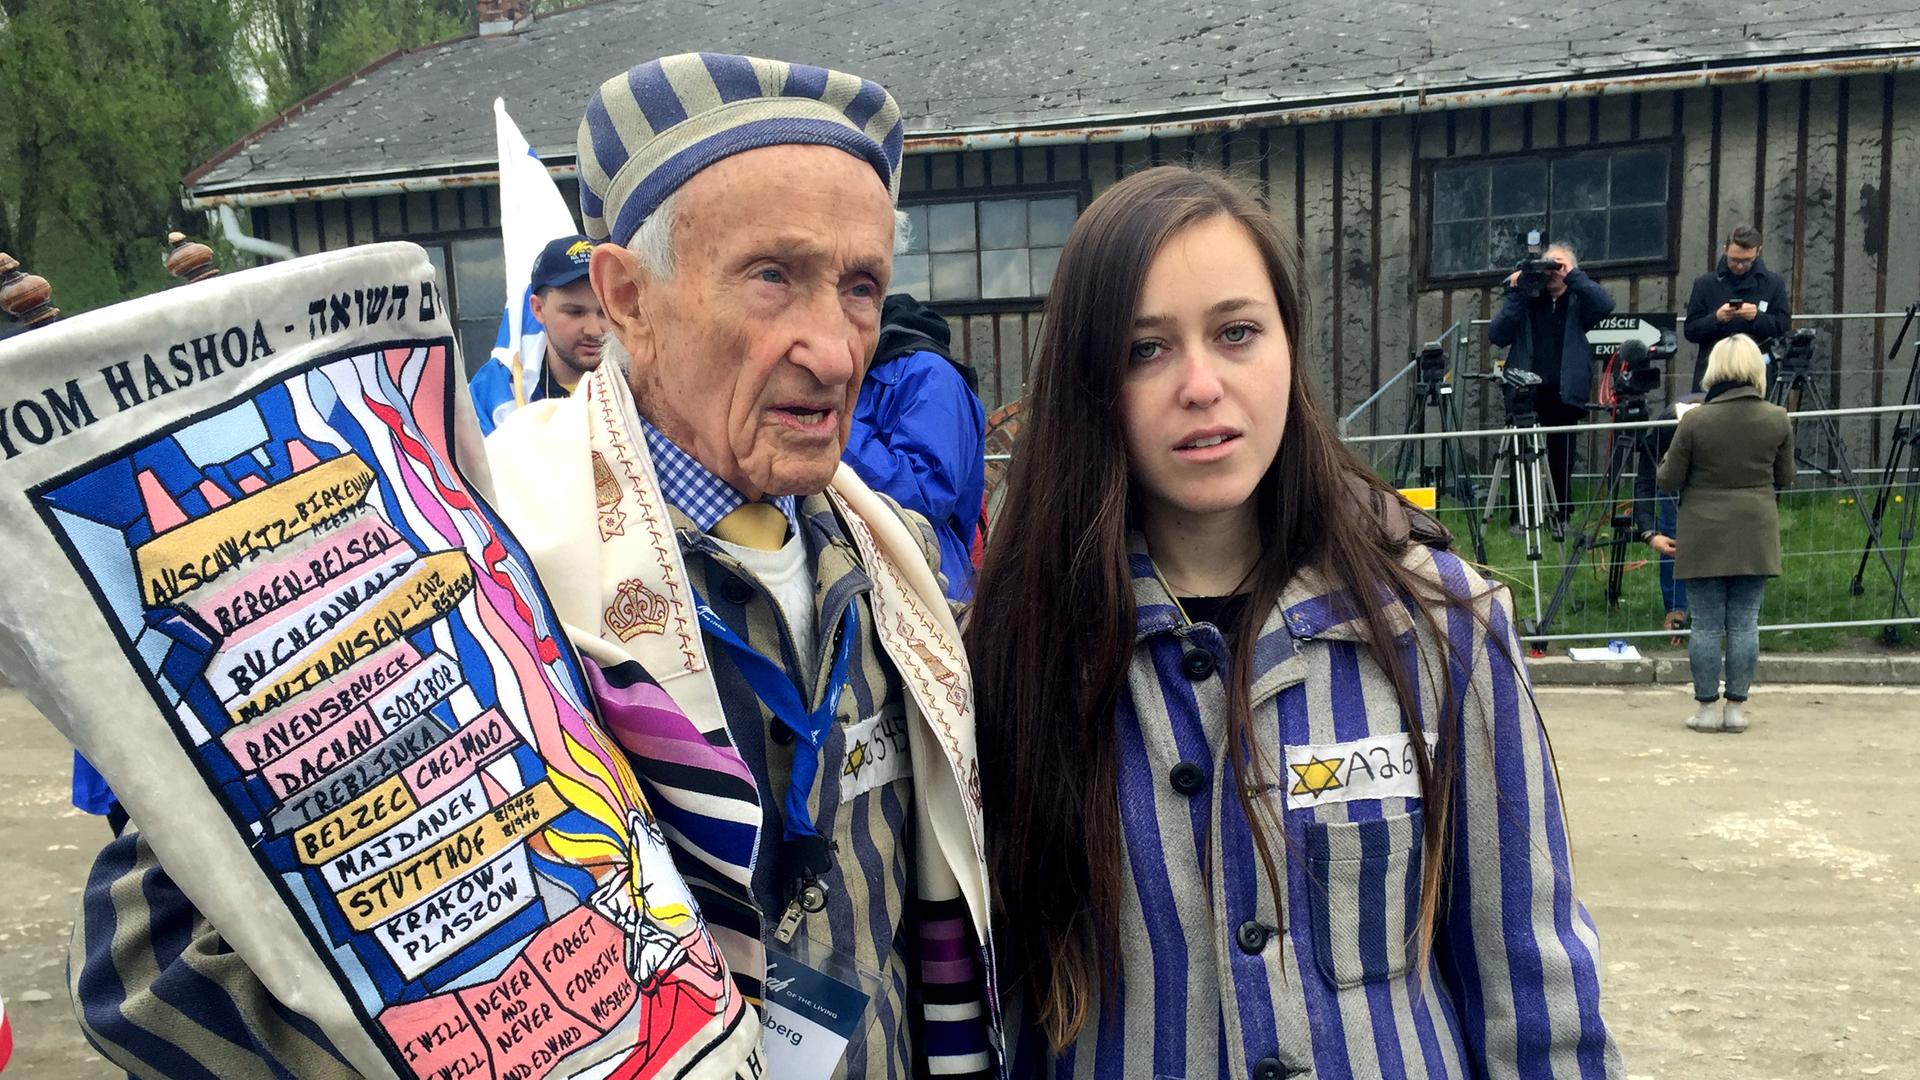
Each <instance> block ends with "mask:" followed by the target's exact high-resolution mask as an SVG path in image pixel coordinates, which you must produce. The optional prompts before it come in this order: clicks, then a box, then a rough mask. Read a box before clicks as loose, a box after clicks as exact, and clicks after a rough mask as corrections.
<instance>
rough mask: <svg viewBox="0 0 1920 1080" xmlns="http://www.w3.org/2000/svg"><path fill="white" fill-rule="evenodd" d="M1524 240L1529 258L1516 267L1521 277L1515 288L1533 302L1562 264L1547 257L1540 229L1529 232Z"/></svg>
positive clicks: (1516, 281) (1517, 280)
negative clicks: (1549, 275) (1549, 277)
mask: <svg viewBox="0 0 1920 1080" xmlns="http://www.w3.org/2000/svg"><path fill="white" fill-rule="evenodd" d="M1522 240H1523V242H1524V243H1525V244H1526V245H1527V256H1526V258H1524V259H1521V260H1520V261H1519V262H1518V263H1516V264H1515V265H1514V269H1515V270H1517V271H1519V272H1520V276H1519V278H1518V279H1516V280H1515V281H1514V283H1513V288H1514V290H1515V291H1517V292H1519V293H1520V294H1522V295H1524V296H1525V297H1526V298H1527V299H1529V300H1533V299H1536V298H1537V297H1539V295H1540V294H1541V293H1542V292H1543V291H1545V289H1546V287H1547V275H1548V274H1551V273H1553V272H1554V271H1555V270H1558V269H1560V264H1559V263H1558V262H1557V261H1555V260H1553V259H1549V258H1547V257H1546V254H1547V246H1546V237H1544V236H1542V235H1541V233H1540V230H1539V229H1532V230H1529V231H1528V233H1527V235H1526V236H1525V237H1523V238H1522Z"/></svg>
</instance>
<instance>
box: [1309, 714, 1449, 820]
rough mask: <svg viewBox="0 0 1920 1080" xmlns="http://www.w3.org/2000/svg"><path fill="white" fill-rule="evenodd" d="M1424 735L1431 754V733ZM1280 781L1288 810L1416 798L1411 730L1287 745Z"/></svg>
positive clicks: (1417, 774) (1417, 783)
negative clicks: (1284, 767) (1320, 742)
mask: <svg viewBox="0 0 1920 1080" xmlns="http://www.w3.org/2000/svg"><path fill="white" fill-rule="evenodd" d="M1426 738H1427V753H1429V754H1431V753H1433V746H1434V737H1433V736H1432V735H1429V736H1427V737H1426ZM1282 784H1283V786H1284V787H1285V788H1286V791H1287V809H1289V810H1299V809H1304V808H1306V807H1312V806H1320V805H1322V804H1324V803H1337V802H1353V801H1354V800H1356V799H1391V798H1409V799H1411V798H1419V797H1420V768H1419V764H1418V762H1417V761H1416V760H1415V759H1414V755H1413V736H1411V735H1409V734H1408V733H1407V732H1404V731H1402V732H1398V733H1396V734H1393V735H1376V736H1374V737H1373V738H1371V739H1355V740H1353V741H1352V742H1343V743H1323V744H1321V745H1318V746H1289V747H1287V771H1286V775H1285V776H1284V778H1283V780H1282Z"/></svg>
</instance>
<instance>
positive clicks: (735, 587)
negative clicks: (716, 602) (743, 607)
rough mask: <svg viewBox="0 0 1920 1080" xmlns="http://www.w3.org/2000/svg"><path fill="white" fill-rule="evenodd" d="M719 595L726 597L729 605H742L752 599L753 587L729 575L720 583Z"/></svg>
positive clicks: (743, 580)
mask: <svg viewBox="0 0 1920 1080" xmlns="http://www.w3.org/2000/svg"><path fill="white" fill-rule="evenodd" d="M720 595H721V596H724V597H726V598H727V603H729V604H744V603H746V602H747V601H749V600H751V599H753V586H751V585H749V584H747V582H746V579H745V578H740V577H735V576H733V575H732V574H729V575H727V576H726V578H725V579H723V580H722V581H721V582H720Z"/></svg>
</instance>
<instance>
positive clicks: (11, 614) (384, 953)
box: [0, 244, 754, 1080]
mask: <svg viewBox="0 0 1920 1080" xmlns="http://www.w3.org/2000/svg"><path fill="white" fill-rule="evenodd" d="M183 309H184V310H183ZM458 373H459V368H458V363H457V356H456V353H455V351H454V346H453V342H452V340H451V335H450V333H449V331H448V328H447V322H446V318H445V314H444V312H443V311H442V310H441V308H440V297H439V294H438V291H437V287H436V285H435V282H434V279H433V274H432V271H431V269H430V268H429V264H428V263H427V260H426V258H425V256H424V253H422V252H421V251H420V250H419V249H418V248H416V247H413V246H412V245H405V244H389V245H380V246H377V247H371V248H364V249H356V250H354V251H350V252H344V253H336V254H333V255H328V256H319V257H314V258H311V259H303V260H297V261H295V262H292V263H286V264H282V265H280V266H276V267H272V268H268V269H264V270H259V271H251V272H248V273H245V274H240V275H235V276H232V277H228V278H220V279H215V280H214V281H212V282H210V283H203V284H199V285H194V286H190V287H186V288H182V289H178V290H175V291H174V292H172V293H169V294H166V296H164V297H153V298H149V299H148V300H147V301H136V302H134V303H133V304H128V305H121V306H120V307H119V308H113V309H108V310H107V311H104V312H98V313H94V314H91V315H88V316H84V317H82V318H80V319H76V320H71V321H69V322H67V323H64V324H58V325H56V326H54V327H52V328H50V329H46V330H38V331H35V332H33V333H32V334H30V335H22V336H21V337H18V338H14V339H12V340H9V341H8V342H6V343H5V344H4V346H0V454H4V456H5V459H4V462H0V500H5V505H4V507H0V508H3V509H4V511H5V512H6V515H7V517H8V520H9V521H10V522H11V524H10V525H8V526H7V540H8V541H9V543H10V544H13V545H15V547H14V550H15V551H16V552H17V553H19V554H21V555H23V556H24V558H23V559H22V560H21V561H20V562H19V563H18V564H17V565H22V566H32V567H34V569H35V575H36V576H37V577H39V578H43V579H44V580H38V581H35V582H32V583H30V585H29V586H27V587H19V586H12V585H10V586H9V587H8V588H7V590H6V592H5V593H4V604H3V605H0V607H3V608H4V610H0V614H3V615H4V619H0V622H3V623H4V625H5V627H6V628H7V630H6V632H5V634H4V635H0V636H4V638H5V641H4V643H0V644H3V645H4V647H3V648H0V666H4V667H5V669H6V674H7V675H8V676H9V677H10V678H12V679H13V680H14V681H15V683H16V684H18V685H21V686H22V687H23V688H24V689H26V690H27V691H28V693H29V696H30V697H32V698H33V699H34V701H35V703H36V704H37V705H39V706H40V707H41V709H42V711H43V712H45V713H47V715H48V716H49V717H50V718H52V719H53V720H54V721H55V723H56V724H57V725H59V726H61V727H62V730H63V731H65V732H66V733H67V734H68V735H69V737H70V738H72V739H73V740H74V742H75V744H76V745H77V746H78V747H79V749H80V750H81V751H82V752H83V753H85V754H86V755H87V757H88V758H89V759H90V760H92V761H93V762H95V763H96V764H97V765H99V766H100V767H101V768H102V771H103V772H104V773H105V775H106V776H107V778H108V780H109V782H110V783H112V785H113V786H114V788H115V790H116V791H117V792H119V793H120V795H121V797H122V800H123V802H125V804H126V805H127V806H128V807H129V809H130V810H131V811H132V815H133V819H134V822H135V824H136V826H137V827H139V828H140V829H141V830H142V831H143V832H144V833H145V834H146V836H147V838H148V840H149V842H150V843H152V845H153V846H154V848H155V851H156V852H157V853H158V854H159V855H160V857H161V859H162V861H163V863H165V864H166V865H167V866H169V868H172V869H173V870H174V873H173V877H174V878H175V879H176V880H178V881H179V882H180V883H181V885H182V887H183V889H185V890H186V891H187V892H188V894H189V896H190V898H192V899H193V900H194V901H195V903H196V904H197V905H199V906H200V907H201V908H202V910H204V911H205V912H206V913H207V915H208V917H209V918H210V919H212V920H213V922H214V925H215V926H216V927H217V928H219V929H220V930H221V932H222V934H223V935H224V936H227V937H228V938H229V940H230V941H231V942H232V943H233V944H234V946H235V947H236V949H238V950H239V951H240V952H241V954H242V955H243V956H244V957H246V958H247V960H248V962H249V965H250V966H251V967H253V969H254V970H255V972H256V973H257V974H259V975H260V977H261V978H262V980H263V981H264V982H266V984H267V986H268V988H269V989H270V990H273V991H274V992H275V993H276V994H277V995H279V996H281V998H282V999H283V1000H285V1001H287V1002H288V1003H289V1004H290V1005H293V1006H294V1007H296V1008H299V1009H301V1011H304V1012H307V1013H308V1014H309V1015H312V1016H314V1017H315V1018H316V1019H317V1020H319V1021H321V1022H322V1024H323V1026H324V1027H325V1028H326V1030H327V1032H328V1034H329V1035H330V1036H331V1037H333V1038H334V1039H335V1040H336V1042H337V1043H338V1044H339V1045H340V1046H341V1048H342V1050H343V1052H345V1053H347V1054H348V1055H349V1057H350V1058H351V1059H352V1060H353V1061H354V1063H355V1065H356V1067H358V1068H360V1069H362V1070H363V1071H367V1072H369V1073H370V1074H372V1075H388V1074H391V1075H394V1076H399V1077H413V1078H419V1080H428V1078H433V1080H453V1078H456V1077H466V1076H490V1077H502V1078H507V1080H542V1078H547V1077H588V1076H590V1077H601V1076H619V1077H641V1076H656V1075H660V1076H732V1075H734V1074H735V1070H736V1068H737V1067H739V1066H740V1065H741V1064H742V1063H743V1062H745V1061H746V1060H747V1057H748V1056H749V1055H750V1054H751V1044H752V1038H751V1036H752V1032H751V1029H752V1028H753V1026H754V1025H753V1021H752V1017H751V1015H750V1014H748V1015H746V1016H745V1017H744V1020H743V1015H742V1014H743V1013H744V1012H745V1011H746V1010H745V1006H744V1003H743V1002H742V1001H741V1000H740V999H739V998H738V997H737V996H736V995H735V993H734V991H733V989H732V983H731V980H730V979H729V977H728V975H727V972H726V970H725V965H724V963H723V961H722V959H721V957H720V954H719V952H718V950H717V949H716V948H715V946H714V944H713V942H712V940H711V938H710V937H709V936H708V934H707V930H706V926H705V924H704V922H703V921H702V919H701V917H700V914H699V912H698V911H697V910H696V909H695V907H694V905H693V902H692V900H691V899H690V898H689V896H688V894H687V891H686V889H685V886H684V884H683V883H682V881H681V879H680V877H679V875H678V872H677V871H676V870H675V869H674V866H673V862H672V859H671V855H670V853H669V851H668V849H667V847H666V844H665V841H664V839H663V837H662V835H661V832H660V829H659V827H658V826H657V825H656V824H655V822H654V818H653V814H652V811H651V809H650V808H649V806H648V803H647V800H646V797H645V796H644V795H643V794H642V792H641V790H640V786H639V784H638V782H637V781H636V779H635V777H634V775H633V773H632V772H631V770H630V769H629V767H628V765H627V762H626V759H625V758H624V756H623V755H622V752H621V751H620V750H619V749H618V747H617V746H616V745H615V744H614V743H613V742H612V741H611V739H610V738H609V737H608V736H607V735H605V734H604V732H603V731H602V730H601V728H600V726H599V724H598V722H597V720H596V719H595V716H594V713H593V709H592V704H591V701H590V698H589V696H588V691H587V686H586V682H585V679H584V677H583V675H582V673H581V671H580V670H579V667H578V661H577V659H576V658H575V656H574V654H573V652H572V650H571V649H569V648H567V647H566V646H565V641H564V637H563V636H562V635H561V633H560V629H559V627H558V625H557V623H556V621H555V619H554V617H553V615H552V612H551V608H550V607H549V605H548V602H547V600H546V597H545V595H544V594H543V592H542V591H541V589H540V586H539V584H538V582H537V581H536V580H535V579H534V575H533V571H532V564H531V562H530V560H529V559H528V558H527V556H526V555H525V554H524V552H523V551H522V550H521V549H520V548H519V547H518V545H517V544H516V543H515V541H514V540H513V538H512V537H511V536H510V535H509V534H508V533H507V532H506V531H505V530H504V528H502V526H501V524H500V522H499V520H498V519H497V518H496V517H495V516H494V514H493V512H492V511H491V509H489V508H488V506H487V504H486V502H485V499H484V490H485V489H484V466H483V465H479V466H473V465H472V463H473V462H475V461H476V460H477V459H478V447H479V442H478V433H477V431H475V430H474V429H473V419H472V415H471V409H470V407H469V406H468V405H467V404H466V402H465V395H464V394H463V393H461V392H459V387H460V383H459V381H458V379H457V376H458ZM463 451H464V453H463ZM463 466H472V467H474V468H476V469H479V470H480V471H481V483H479V484H475V483H472V482H470V481H469V479H468V478H467V476H466V475H464V474H463V472H462V467H463ZM15 510H24V511H27V512H26V513H14V511H15ZM83 661H84V662H83ZM185 865H192V866H194V867H195V868H196V870H195V872H194V873H191V874H189V873H184V872H182V871H181V869H180V867H182V866H185ZM269 896H270V897H271V900H272V901H273V902H271V903H269V904H268V905H267V906H268V907H269V908H272V909H274V910H275V912H276V914H275V916H274V917H272V918H263V917H261V916H260V914H259V908H258V907H257V906H256V907H254V909H253V911H251V912H249V911H247V908H248V906H249V905H250V904H253V903H255V901H257V900H260V899H263V898H265V897H269ZM280 913H284V916H285V917H284V918H282V917H280ZM315 968H317V969H319V970H320V971H323V972H324V975H325V978H324V979H321V980H316V979H313V978H309V977H308V974H309V972H310V971H312V970H313V969H315ZM316 983H319V984H321V985H322V986H330V987H332V988H335V989H337V991H338V996H337V998H336V997H334V996H332V995H329V994H327V993H325V992H324V991H322V992H316V991H315V990H314V989H313V987H314V985H315V984H316Z"/></svg>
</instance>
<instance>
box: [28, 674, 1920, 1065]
mask: <svg viewBox="0 0 1920 1080" xmlns="http://www.w3.org/2000/svg"><path fill="white" fill-rule="evenodd" d="M1541 703H1542V706H1543V708H1544V709H1545V711H1546V714H1547V717H1548V719H1549V721H1550V723H1551V725H1552V731H1553V733H1554V745H1555V747H1556V750H1557V753H1558V757H1559V762H1560V774H1561V778H1562V781H1563V783H1564V785H1565V789H1566V798H1567V805H1568V808H1569V811H1570V813H1571V814H1572V821H1573V828H1574V843H1575V853H1576V856H1577V858H1578V860H1579V862H1578V874H1579V880H1578V883H1579V887H1580V891H1581V894H1582V895H1583V896H1584V897H1585V899H1586V901H1587V904H1588V906H1589V907H1590V908H1591V910H1592V911H1593V915H1594V918H1595V920H1596V921H1597V922H1598V923H1599V925H1600V932H1601V935H1602V941H1603V943H1604V948H1605V954H1604V958H1605V963H1606V983H1605V993H1606V1011H1607V1016H1608V1020H1609V1022H1610V1023H1611V1024H1612V1026H1613V1029H1614V1031H1615V1033H1616V1036H1617V1037H1618V1039H1619V1041H1620V1045H1621V1049H1622V1050H1623V1051H1624V1053H1625V1055H1626V1061H1627V1072H1628V1075H1629V1076H1630V1077H1633V1078H1647V1080H1651V1078H1654V1077H1660V1078H1668V1077H1688V1078H1691V1080H1802V1078H1805V1077H1813V1076H1880V1077H1885V1078H1886V1080H1909V1078H1913V1077H1920V1064H1916V1062H1915V1059H1914V1051H1915V1048H1916V1047H1920V1012H1916V1010H1915V1009H1914V1007H1913V1004H1914V1002H1916V1001H1920V974H1917V973H1916V966H1917V965H1920V825H1916V822H1915V819H1916V816H1920V784H1917V783H1916V782H1915V777H1916V776H1917V775H1920V690H1905V689H1888V690H1880V691H1873V690H1831V691H1828V690H1808V689H1798V690H1792V691H1765V690H1764V689H1763V691H1762V692H1760V693H1759V695H1758V696H1757V697H1756V698H1755V701H1754V708H1753V719H1754V726H1753V730H1752V731H1750V732H1748V733H1747V734H1745V735H1741V736H1737V737H1736V736H1726V735H1720V736H1706V735H1699V734H1695V733H1693V732H1690V731H1687V730H1686V729H1685V728H1683V727H1682V726H1681V719H1682V717H1684V715H1685V714H1686V712H1687V711H1688V706H1689V702H1688V701H1687V698H1686V695H1685V694H1684V692H1678V691H1675V690H1672V689H1667V688H1636V689H1632V690H1619V689H1607V690H1543V691H1541ZM105 836H106V827H105V825H104V824H102V823H101V822H100V821H99V820H98V819H94V818H88V817H85V816H83V815H80V814H78V813H77V812H75V811H73V810H72V809H70V808H69V807H68V805H67V751H66V749H65V747H64V745H63V744H62V743H61V742H60V740H59V738H58V736H57V735H55V734H54V732H53V730H52V728H51V727H49V726H48V725H47V724H46V723H45V722H44V721H42V720H41V719H40V718H39V716H38V715H36V714H35V713H34V712H33V710H32V708H31V707H30V706H29V705H27V704H26V702H25V701H24V700H22V699H21V698H20V696H19V695H18V694H17V693H15V692H14V691H12V690H10V689H5V688H0V995H4V996H5V998H6V1000H7V1007H8V1012H9V1014H10V1015H11V1016H12V1018H13V1024H14V1030H15V1034H16V1037H17V1038H18V1040H19V1045H18V1046H17V1048H16V1050H15V1054H14V1061H13V1064H12V1065H11V1066H9V1068H8V1070H7V1075H8V1076H9V1077H12V1076H15V1075H18V1076H21V1077H34V1078H36V1080H37V1078H41V1077H46V1078H52V1080H67V1078H75V1080H94V1078H101V1077H111V1076H116V1075H119V1074H116V1073H115V1072H114V1071H113V1070H112V1069H110V1068H109V1067H108V1066H107V1065H106V1063H104V1062H103V1061H101V1060H100V1058H99V1057H98V1056H96V1055H95V1054H93V1052H92V1051H91V1049H90V1048H89V1047H88V1046H87V1044H86V1043H85V1041H84V1040H82V1039H81V1038H80V1034H79V1030H78V1028H77V1027H76V1026H75V1025H74V1022H73V1016H72V1012H71V1008H70V1006H69V1005H68V1002H67V996H66V985H65V980H64V978H63V975H62V973H63V970H64V966H65V963H66V943H67V934H68V931H69V929H70V928H71V926H72V919H73V910H74V906H75V904H76V903H77V897H78V891H79V887H80V883H81V881H82V880H83V877H84V874H85V871H86V867H87V864H88V862H89V861H90V860H91V857H92V854H93V852H94V850H95V849H97V847H98V846H99V844H100V842H101V841H102V840H103V839H104V838H105Z"/></svg>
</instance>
